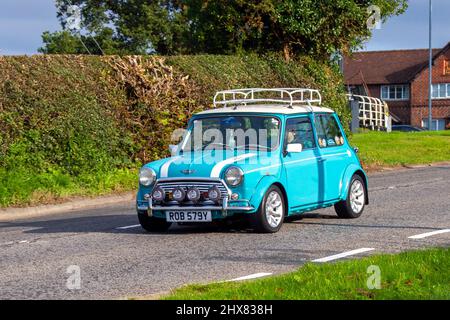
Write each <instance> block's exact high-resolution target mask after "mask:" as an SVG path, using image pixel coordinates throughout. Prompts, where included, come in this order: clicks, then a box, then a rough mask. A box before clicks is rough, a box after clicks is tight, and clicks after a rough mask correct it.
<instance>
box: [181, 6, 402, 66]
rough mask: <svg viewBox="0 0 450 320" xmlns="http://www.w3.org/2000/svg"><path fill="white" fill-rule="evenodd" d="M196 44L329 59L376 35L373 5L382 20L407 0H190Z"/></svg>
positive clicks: (211, 49)
mask: <svg viewBox="0 0 450 320" xmlns="http://www.w3.org/2000/svg"><path fill="white" fill-rule="evenodd" d="M186 3H188V5H187V16H188V19H189V21H191V30H190V31H191V35H192V36H191V37H192V43H194V44H195V49H196V50H195V51H200V52H212V53H216V52H238V51H241V50H243V51H247V50H251V51H258V52H266V51H277V52H283V53H284V56H285V58H286V59H289V58H290V57H291V56H292V55H293V54H297V53H304V54H309V55H312V56H315V57H317V58H319V59H321V58H323V59H326V58H328V57H329V55H330V54H332V53H333V52H335V51H338V50H339V51H342V52H344V53H345V52H348V51H351V50H352V49H355V48H357V47H358V46H360V45H361V44H362V43H363V41H364V40H366V39H367V38H369V37H370V36H371V30H370V29H369V28H368V27H367V20H368V19H369V16H370V11H368V8H369V7H370V6H371V5H376V6H378V7H379V8H380V13H381V19H382V20H386V19H387V18H388V17H390V16H392V15H398V14H401V13H402V12H404V10H406V7H407V1H406V0H322V1H317V0H284V1H276V0H260V1H244V0H231V1H224V0H210V1H204V0H189V1H186Z"/></svg>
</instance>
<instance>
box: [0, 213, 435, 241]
mask: <svg viewBox="0 0 450 320" xmlns="http://www.w3.org/2000/svg"><path fill="white" fill-rule="evenodd" d="M321 220H328V221H327V222H320V221H321ZM331 221H340V222H339V223H334V222H331ZM343 221H346V220H341V219H339V218H337V217H336V216H333V215H323V214H318V213H310V214H304V215H302V216H298V217H293V218H290V219H288V221H287V222H289V223H288V224H290V225H299V226H300V225H302V226H306V225H323V226H332V227H353V228H381V229H424V230H438V229H439V228H433V227H426V226H408V225H400V226H399V225H386V224H380V225H376V224H361V223H350V222H348V223H344V222H343ZM347 221H348V220H347ZM124 227H125V228H124ZM16 228H18V229H24V230H23V233H25V234H49V233H117V234H147V235H167V236H170V235H179V234H190V233H192V234H201V233H230V234H252V233H253V232H252V230H251V229H250V228H249V225H248V223H245V222H242V223H238V224H234V225H225V224H221V223H212V224H211V223H208V224H204V225H199V224H197V225H183V226H180V225H174V226H172V227H171V228H170V229H169V230H168V231H167V232H160V233H158V232H151V233H149V232H146V231H145V230H143V229H142V228H141V227H140V226H139V222H138V220H137V217H136V216H134V215H123V214H117V215H92V216H83V217H70V218H58V219H54V218H53V219H48V220H41V219H40V220H33V221H13V222H0V230H3V231H5V230H6V229H16ZM281 231H283V228H282V230H281Z"/></svg>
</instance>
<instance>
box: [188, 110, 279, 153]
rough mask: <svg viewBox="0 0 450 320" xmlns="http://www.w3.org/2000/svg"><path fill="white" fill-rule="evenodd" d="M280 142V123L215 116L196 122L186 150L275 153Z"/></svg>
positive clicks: (189, 134) (262, 119) (276, 119)
mask: <svg viewBox="0 0 450 320" xmlns="http://www.w3.org/2000/svg"><path fill="white" fill-rule="evenodd" d="M279 140H280V120H279V119H278V118H275V117H265V116H228V115H223V116H216V117H209V118H201V119H196V120H194V121H193V124H192V125H191V128H190V129H189V132H188V135H187V136H186V138H185V141H184V142H183V143H182V150H183V151H200V150H210V149H216V150H217V149H221V150H223V149H229V150H261V151H273V150H276V149H277V148H278V145H279Z"/></svg>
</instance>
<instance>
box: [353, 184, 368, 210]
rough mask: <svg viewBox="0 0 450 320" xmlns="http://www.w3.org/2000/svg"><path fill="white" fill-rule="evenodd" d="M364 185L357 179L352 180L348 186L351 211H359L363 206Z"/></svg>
mask: <svg viewBox="0 0 450 320" xmlns="http://www.w3.org/2000/svg"><path fill="white" fill-rule="evenodd" d="M364 201H365V196H364V186H363V184H362V183H361V181H359V180H353V183H352V185H351V187H350V205H351V207H352V210H353V212H355V213H360V212H361V210H362V209H363V208H364Z"/></svg>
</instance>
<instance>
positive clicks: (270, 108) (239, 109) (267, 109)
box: [197, 104, 334, 115]
mask: <svg viewBox="0 0 450 320" xmlns="http://www.w3.org/2000/svg"><path fill="white" fill-rule="evenodd" d="M244 112H247V113H278V114H299V113H300V114H301V113H310V112H325V113H334V111H333V110H331V109H329V108H325V107H318V106H307V105H294V106H292V107H289V105H287V104H286V105H282V104H260V105H257V104H252V105H247V106H246V105H238V106H232V107H224V108H215V109H209V110H205V111H202V112H199V113H197V115H205V114H215V113H244Z"/></svg>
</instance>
